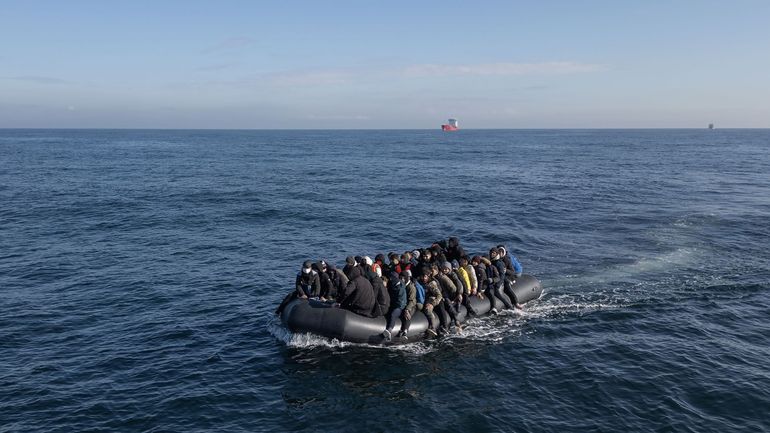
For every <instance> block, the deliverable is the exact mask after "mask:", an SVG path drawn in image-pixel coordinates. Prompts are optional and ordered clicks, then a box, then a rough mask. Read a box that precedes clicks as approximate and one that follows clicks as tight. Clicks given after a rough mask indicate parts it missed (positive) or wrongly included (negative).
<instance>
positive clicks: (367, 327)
mask: <svg viewBox="0 0 770 433" xmlns="http://www.w3.org/2000/svg"><path fill="white" fill-rule="evenodd" d="M512 289H513V293H514V295H515V298H516V299H515V300H514V302H515V303H518V304H525V303H527V302H529V301H532V300H534V299H537V298H539V297H540V295H541V294H542V293H543V288H542V286H541V285H540V281H538V279H537V278H535V277H533V276H532V275H527V274H524V275H522V276H520V277H518V278H516V281H515V282H514V283H513V284H512ZM501 296H504V297H505V298H506V300H510V298H508V296H506V295H505V294H502V295H501ZM470 303H471V305H472V306H473V308H474V309H475V310H476V312H477V313H478V315H477V316H476V317H483V316H487V315H489V314H490V313H489V312H490V311H491V310H492V308H493V307H494V308H495V309H497V310H498V311H501V310H503V309H504V308H505V307H504V306H505V304H504V303H503V301H502V300H501V299H498V298H496V297H492V296H485V297H484V299H481V298H478V297H476V296H474V297H472V298H471V299H470ZM435 314H438V312H435ZM467 319H468V314H467V311H466V308H465V306H460V313H459V314H458V315H457V320H458V322H460V323H462V322H465V321H466V320H467ZM281 321H282V322H283V324H284V325H285V326H286V327H287V328H288V329H289V331H291V332H293V333H310V334H315V335H320V336H322V337H326V338H336V339H338V340H340V341H349V342H353V343H369V344H385V343H391V344H392V343H404V342H412V341H418V340H422V339H423V338H425V331H427V329H428V318H427V317H426V316H425V314H423V313H422V312H419V311H418V312H416V313H415V314H414V317H413V318H412V323H411V325H410V326H409V334H408V340H406V341H402V340H401V339H399V338H397V337H395V334H396V333H397V332H398V330H399V329H401V319H397V320H396V326H395V328H393V329H394V331H393V334H394V337H393V339H392V340H391V341H385V339H384V338H383V337H382V335H381V334H382V332H383V331H384V330H385V325H386V323H385V322H386V320H385V317H377V318H371V317H365V316H361V315H358V314H355V313H352V312H350V311H348V310H343V309H342V308H335V307H333V306H331V305H330V304H328V303H324V302H321V301H318V300H314V299H311V300H307V299H295V300H293V301H291V302H290V303H289V304H288V305H286V307H285V308H284V310H283V313H282V314H281Z"/></svg>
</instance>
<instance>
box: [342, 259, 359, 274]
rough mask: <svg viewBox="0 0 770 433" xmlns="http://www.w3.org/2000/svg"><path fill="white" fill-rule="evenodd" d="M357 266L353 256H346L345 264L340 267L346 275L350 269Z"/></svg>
mask: <svg viewBox="0 0 770 433" xmlns="http://www.w3.org/2000/svg"><path fill="white" fill-rule="evenodd" d="M356 266H358V263H357V262H356V259H355V258H354V257H353V256H348V257H347V258H346V259H345V266H343V267H342V273H343V274H345V275H346V276H347V275H349V274H350V270H351V269H353V268H354V267H356Z"/></svg>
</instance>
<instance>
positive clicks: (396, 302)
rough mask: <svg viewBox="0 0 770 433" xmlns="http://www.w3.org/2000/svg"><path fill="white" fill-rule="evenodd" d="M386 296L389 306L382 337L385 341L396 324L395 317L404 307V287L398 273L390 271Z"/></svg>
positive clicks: (397, 316) (398, 315)
mask: <svg viewBox="0 0 770 433" xmlns="http://www.w3.org/2000/svg"><path fill="white" fill-rule="evenodd" d="M387 280H388V296H389V297H390V308H388V314H387V315H386V317H387V320H388V321H387V325H386V326H385V331H383V332H382V337H383V338H384V339H385V341H390V338H391V335H392V332H393V328H394V327H395V326H396V319H397V318H400V317H401V313H402V312H403V311H404V308H406V287H404V283H403V281H401V278H400V277H399V275H398V274H397V273H395V272H391V273H390V274H389V275H388V277H387Z"/></svg>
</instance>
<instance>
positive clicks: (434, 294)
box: [420, 269, 443, 337]
mask: <svg viewBox="0 0 770 433" xmlns="http://www.w3.org/2000/svg"><path fill="white" fill-rule="evenodd" d="M420 282H421V283H422V287H423V288H425V304H423V309H422V311H423V313H425V317H427V318H428V329H427V330H426V331H425V333H426V335H428V336H429V337H436V336H438V333H437V332H436V315H435V314H433V310H434V309H436V308H441V305H442V302H443V296H442V295H441V288H439V285H438V283H437V282H436V280H434V279H433V276H432V275H431V273H430V270H427V269H426V272H424V273H423V274H421V275H420Z"/></svg>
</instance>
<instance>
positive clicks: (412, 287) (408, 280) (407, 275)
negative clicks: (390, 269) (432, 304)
mask: <svg viewBox="0 0 770 433" xmlns="http://www.w3.org/2000/svg"><path fill="white" fill-rule="evenodd" d="M399 278H400V279H401V283H402V284H403V285H404V289H405V291H406V305H405V306H404V311H402V312H401V330H400V331H399V332H398V335H397V336H398V337H399V338H401V339H403V340H407V339H408V338H409V337H408V335H407V334H408V333H409V327H410V326H411V324H412V317H414V315H415V313H416V312H417V311H422V310H423V305H424V304H425V288H424V287H423V286H422V284H420V282H419V281H415V280H414V279H413V278H412V271H410V270H406V271H402V272H401V275H399ZM431 316H432V314H431ZM428 323H429V324H430V323H431V318H428Z"/></svg>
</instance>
